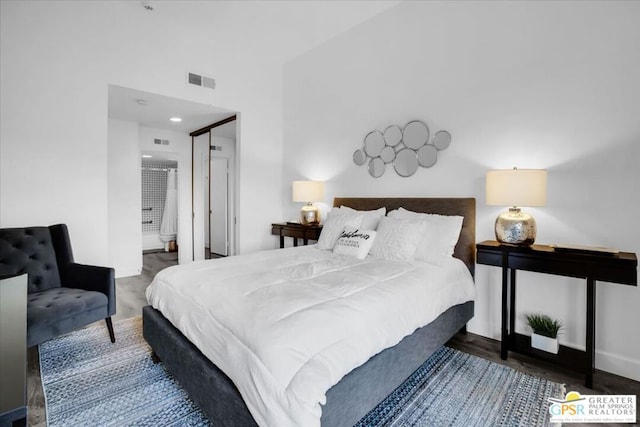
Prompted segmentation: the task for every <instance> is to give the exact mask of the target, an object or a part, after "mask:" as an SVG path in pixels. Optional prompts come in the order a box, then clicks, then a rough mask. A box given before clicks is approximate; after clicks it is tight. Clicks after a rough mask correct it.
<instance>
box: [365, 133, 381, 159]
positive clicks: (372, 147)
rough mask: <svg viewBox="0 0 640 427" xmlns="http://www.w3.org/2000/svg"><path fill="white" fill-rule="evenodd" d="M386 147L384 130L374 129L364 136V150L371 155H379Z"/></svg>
mask: <svg viewBox="0 0 640 427" xmlns="http://www.w3.org/2000/svg"><path fill="white" fill-rule="evenodd" d="M383 148H384V135H382V132H378V131H377V130H374V131H373V132H369V133H368V134H367V136H365V137H364V152H365V153H367V156H369V157H378V156H379V155H380V152H381V151H382V149H383Z"/></svg>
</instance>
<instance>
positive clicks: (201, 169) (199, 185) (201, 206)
mask: <svg viewBox="0 0 640 427" xmlns="http://www.w3.org/2000/svg"><path fill="white" fill-rule="evenodd" d="M208 164H209V133H206V134H203V135H200V136H196V137H195V139H194V144H193V260H194V261H199V260H202V259H204V244H205V239H204V235H205V212H206V208H205V206H206V200H205V196H206V195H207V193H208V191H209V184H208V177H207V172H208V171H207V165H208Z"/></svg>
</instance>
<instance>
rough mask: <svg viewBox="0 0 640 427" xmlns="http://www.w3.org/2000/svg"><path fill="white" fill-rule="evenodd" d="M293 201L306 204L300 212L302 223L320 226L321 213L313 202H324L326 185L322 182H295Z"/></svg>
mask: <svg viewBox="0 0 640 427" xmlns="http://www.w3.org/2000/svg"><path fill="white" fill-rule="evenodd" d="M292 193H293V201H294V202H303V203H306V205H304V206H303V207H302V209H301V210H300V223H301V224H304V225H311V224H318V223H319V222H320V212H319V211H318V208H316V207H315V206H313V205H312V203H313V202H320V201H322V200H324V183H323V182H321V181H293V191H292Z"/></svg>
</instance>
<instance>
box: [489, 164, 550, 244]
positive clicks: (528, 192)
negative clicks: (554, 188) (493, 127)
mask: <svg viewBox="0 0 640 427" xmlns="http://www.w3.org/2000/svg"><path fill="white" fill-rule="evenodd" d="M486 199H487V204H488V205H498V206H510V208H509V212H505V213H502V214H500V215H499V216H498V218H496V225H495V231H496V240H497V241H498V242H500V243H511V244H514V245H522V246H529V245H532V244H533V242H535V240H536V231H537V230H536V221H535V220H534V219H533V217H532V216H531V215H529V214H526V213H524V212H522V211H521V210H520V206H530V207H533V206H544V205H545V203H546V201H547V171H546V170H544V169H517V168H513V169H507V170H495V171H489V172H487V177H486Z"/></svg>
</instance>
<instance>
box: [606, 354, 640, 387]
mask: <svg viewBox="0 0 640 427" xmlns="http://www.w3.org/2000/svg"><path fill="white" fill-rule="evenodd" d="M596 369H598V370H600V371H605V372H609V373H612V374H615V375H620V376H621V377H625V378H630V379H632V380H635V381H640V360H637V359H630V358H627V357H623V356H620V355H617V354H613V353H607V352H604V351H596Z"/></svg>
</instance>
